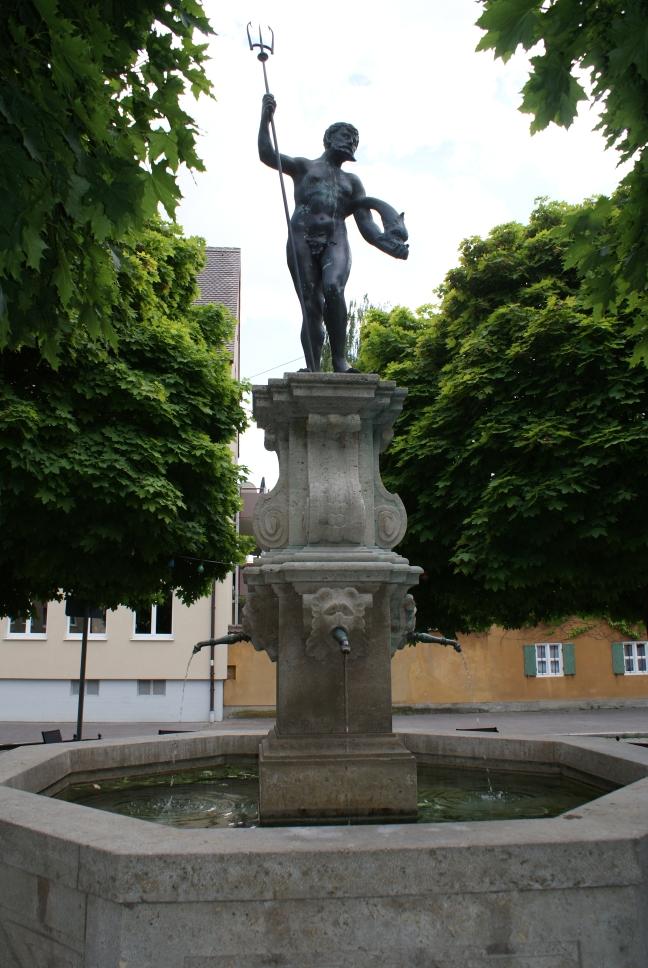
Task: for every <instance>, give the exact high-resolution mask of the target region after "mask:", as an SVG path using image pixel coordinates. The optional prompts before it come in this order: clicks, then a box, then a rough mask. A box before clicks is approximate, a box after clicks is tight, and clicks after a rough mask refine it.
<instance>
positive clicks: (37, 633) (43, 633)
mask: <svg viewBox="0 0 648 968" xmlns="http://www.w3.org/2000/svg"><path fill="white" fill-rule="evenodd" d="M46 637H47V602H35V603H34V614H33V615H30V616H29V617H28V618H20V617H18V618H10V619H8V620H7V638H8V639H14V638H16V639H17V638H21V639H27V638H34V639H36V638H39V639H44V638H46Z"/></svg>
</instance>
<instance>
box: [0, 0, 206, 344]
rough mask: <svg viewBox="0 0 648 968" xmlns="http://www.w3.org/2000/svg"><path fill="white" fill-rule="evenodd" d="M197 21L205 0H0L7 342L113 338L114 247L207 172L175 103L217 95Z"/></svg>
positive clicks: (0, 333) (0, 335) (1, 340)
mask: <svg viewBox="0 0 648 968" xmlns="http://www.w3.org/2000/svg"><path fill="white" fill-rule="evenodd" d="M195 29H198V30H200V31H202V32H204V33H209V32H211V31H210V27H209V24H208V22H207V20H206V19H205V17H204V14H203V11H202V8H201V4H200V2H198V0H173V2H169V0H137V2H136V3H135V2H129V0H3V2H2V4H1V5H0V80H1V82H2V83H1V84H0V158H2V163H1V165H0V196H1V197H2V204H1V205H0V349H1V348H3V347H9V348H13V349H15V348H18V347H20V346H23V345H25V346H36V347H37V348H39V350H40V352H41V353H42V354H43V355H44V356H45V357H46V358H47V359H49V360H50V362H55V361H56V359H57V358H58V353H59V349H60V342H61V340H63V339H64V338H65V337H66V336H67V335H68V334H69V333H71V332H72V330H73V329H75V328H76V327H80V328H82V329H84V330H85V331H86V332H88V333H89V334H91V335H98V334H103V336H104V337H106V336H107V337H111V336H112V337H113V338H114V333H113V331H112V328H111V318H112V316H111V307H112V305H113V304H115V302H116V301H117V299H118V294H117V281H118V265H117V251H116V248H115V244H116V243H118V242H119V241H120V240H123V239H125V238H126V237H127V235H128V233H129V232H131V231H137V230H139V229H141V228H142V227H143V225H144V223H145V221H146V219H147V218H149V217H151V216H152V215H153V214H155V212H156V211H157V208H158V204H162V206H163V207H164V208H165V209H166V211H167V212H168V214H169V215H170V216H173V213H174V209H175V205H176V203H177V201H178V199H179V196H180V192H179V188H178V185H177V183H176V174H177V171H178V167H179V165H180V164H183V163H184V164H185V165H187V166H188V167H189V168H191V169H200V170H202V168H203V165H202V163H201V161H200V159H199V158H198V156H197V154H196V150H195V143H196V125H195V123H194V121H193V120H192V118H191V117H190V116H189V115H188V114H187V113H186V111H185V110H184V109H183V108H182V107H181V106H180V102H181V98H182V95H183V93H184V92H185V90H186V89H190V90H191V91H192V92H193V94H194V95H198V94H199V93H201V92H206V93H207V92H209V90H210V82H209V81H208V80H207V78H206V76H205V73H204V69H203V62H204V60H205V56H206V55H205V46H200V45H197V44H195V43H194V42H193V39H192V38H193V33H194V30H195Z"/></svg>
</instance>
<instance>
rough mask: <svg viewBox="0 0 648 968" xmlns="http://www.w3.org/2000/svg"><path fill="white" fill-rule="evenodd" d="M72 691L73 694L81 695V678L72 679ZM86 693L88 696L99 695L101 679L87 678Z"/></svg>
mask: <svg viewBox="0 0 648 968" xmlns="http://www.w3.org/2000/svg"><path fill="white" fill-rule="evenodd" d="M70 691H71V692H72V695H73V696H78V695H79V680H78V679H72V680H71V681H70ZM85 694H86V696H98V695H99V680H98V679H86V681H85Z"/></svg>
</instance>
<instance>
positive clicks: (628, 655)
mask: <svg viewBox="0 0 648 968" xmlns="http://www.w3.org/2000/svg"><path fill="white" fill-rule="evenodd" d="M612 670H613V672H614V673H615V675H621V676H623V675H625V676H637V675H646V674H648V642H613V643H612Z"/></svg>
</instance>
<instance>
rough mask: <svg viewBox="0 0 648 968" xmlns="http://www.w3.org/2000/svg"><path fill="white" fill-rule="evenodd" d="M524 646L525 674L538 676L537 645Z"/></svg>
mask: <svg viewBox="0 0 648 968" xmlns="http://www.w3.org/2000/svg"><path fill="white" fill-rule="evenodd" d="M522 648H523V649H524V675H525V676H536V675H537V674H538V667H537V665H536V650H535V645H524V646H522Z"/></svg>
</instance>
